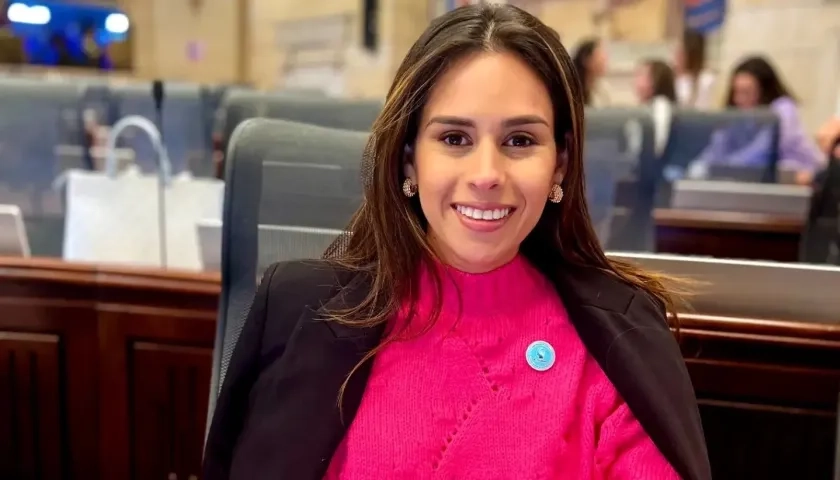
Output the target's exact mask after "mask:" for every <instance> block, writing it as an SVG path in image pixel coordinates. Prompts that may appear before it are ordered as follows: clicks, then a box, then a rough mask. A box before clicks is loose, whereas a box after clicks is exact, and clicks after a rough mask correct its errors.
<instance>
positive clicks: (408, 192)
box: [402, 178, 417, 198]
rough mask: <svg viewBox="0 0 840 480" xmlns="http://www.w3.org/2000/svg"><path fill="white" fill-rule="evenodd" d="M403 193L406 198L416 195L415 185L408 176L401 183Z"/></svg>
mask: <svg viewBox="0 0 840 480" xmlns="http://www.w3.org/2000/svg"><path fill="white" fill-rule="evenodd" d="M402 190H403V195H405V196H406V197H408V198H411V197H413V196H415V195H417V185H416V184H415V183H414V182H412V181H411V179H410V178H406V179H405V181H404V182H403V185H402Z"/></svg>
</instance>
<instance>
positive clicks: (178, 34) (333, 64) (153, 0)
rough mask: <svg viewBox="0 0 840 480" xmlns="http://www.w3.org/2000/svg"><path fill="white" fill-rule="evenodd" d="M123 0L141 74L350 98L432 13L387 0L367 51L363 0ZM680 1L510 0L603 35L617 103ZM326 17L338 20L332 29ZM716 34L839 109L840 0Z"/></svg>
mask: <svg viewBox="0 0 840 480" xmlns="http://www.w3.org/2000/svg"><path fill="white" fill-rule="evenodd" d="M122 1H123V3H124V8H125V9H126V10H127V11H128V12H129V14H130V15H131V17H132V19H133V22H134V27H135V30H134V32H135V37H134V42H133V49H134V61H135V67H136V68H135V69H136V73H137V74H138V75H139V76H143V77H155V76H163V77H166V78H172V79H182V80H192V81H203V82H229V81H237V80H244V81H249V82H252V83H254V84H256V85H257V86H259V87H263V88H277V87H282V86H283V84H284V81H285V80H284V79H286V78H287V75H288V74H289V72H292V71H295V70H296V69H301V68H303V69H306V68H314V69H316V70H317V69H319V68H320V69H327V70H328V69H333V70H335V71H336V72H339V73H338V74H337V75H338V76H339V77H341V79H342V82H341V83H342V89H341V92H342V94H343V95H347V96H354V97H373V96H382V95H384V94H385V92H386V91H387V88H388V86H389V84H390V81H391V78H392V76H393V73H394V71H395V70H396V68H397V66H398V64H399V62H400V61H401V60H402V57H403V56H404V54H405V52H406V51H407V50H408V48H409V47H410V45H411V44H412V43H413V42H414V40H415V39H416V38H417V36H418V35H419V34H420V32H422V30H423V29H424V28H425V26H426V24H427V22H428V17H429V2H428V1H426V0H380V7H381V8H380V17H379V29H380V48H379V49H378V51H377V52H375V53H371V52H368V51H365V50H364V49H362V48H361V46H360V41H361V29H362V25H361V21H362V18H361V2H360V1H359V0H305V1H300V0H179V1H172V0H122ZM679 1H680V0H639V1H638V2H637V3H636V4H635V5H632V6H629V7H625V8H623V9H621V10H619V11H617V12H616V13H614V14H613V15H612V16H611V17H609V18H608V19H606V20H604V21H602V22H601V23H600V24H596V23H594V21H593V18H594V17H593V14H594V13H595V11H596V10H595V8H596V5H597V4H598V3H599V2H598V0H511V2H515V3H517V4H520V5H522V6H523V7H525V8H526V9H528V10H530V11H532V12H533V13H535V14H537V15H538V16H540V17H541V18H542V19H543V20H545V21H546V23H548V24H549V25H551V26H552V27H554V28H556V29H557V30H558V31H559V32H560V34H561V36H562V37H563V40H564V43H565V44H566V45H568V46H573V45H574V43H575V42H577V41H578V40H579V39H580V38H582V37H585V36H589V35H600V36H602V37H605V38H607V39H608V40H609V42H610V51H611V55H612V65H613V68H612V72H611V74H610V77H609V78H608V81H607V83H608V85H609V87H610V88H611V89H612V90H614V91H615V94H614V95H613V97H615V98H616V99H617V100H618V103H628V102H632V95H631V93H630V92H631V89H630V82H631V79H632V69H633V66H634V65H635V62H636V61H637V60H638V58H639V57H641V56H651V55H657V56H670V51H671V49H672V40H673V39H672V38H671V37H673V33H674V31H676V30H678V25H677V26H676V27H675V25H676V24H677V23H678V21H675V15H674V11H675V5H677V4H678V2H679ZM196 4H197V5H198V7H197V8H195V7H194V6H195V5H196ZM336 19H341V21H340V23H342V24H343V27H342V32H343V33H341V34H340V35H338V34H336V32H335V28H334V27H335V24H336ZM328 24H332V25H333V28H332V30H330V31H329V32H328V31H327V30H329V29H328V28H327V27H325V25H328ZM296 29H297V30H296ZM282 32H286V33H290V32H291V33H294V34H295V35H297V33H295V32H304V33H305V34H306V35H308V38H309V41H308V43H307V44H305V45H288V44H287V45H283V44H282V43H281V42H280V37H281V34H282ZM321 33H323V35H321ZM295 35H291V36H292V37H294V36H295ZM717 38H718V45H716V46H715V47H714V48H713V55H712V57H713V59H714V61H713V65H712V66H713V67H714V68H716V69H718V70H719V71H721V72H723V73H722V77H723V78H725V77H726V73H727V72H728V71H729V70H730V69H731V68H732V66H733V64H734V63H735V62H737V60H738V59H739V58H741V57H742V56H743V55H745V54H748V53H753V52H757V53H763V54H766V55H768V56H769V57H771V58H772V59H773V60H774V62H775V63H776V64H777V65H778V67H779V70H780V71H781V72H782V73H783V75H784V76H785V78H786V79H787V80H788V82H789V83H790V85H791V86H792V88H793V89H794V90H795V92H796V94H797V95H798V96H799V97H800V99H801V100H802V105H803V116H804V118H805V120H806V122H807V123H808V125H809V126H811V127H813V126H815V125H816V124H817V123H818V122H819V120H820V119H822V118H824V117H825V116H827V115H828V114H830V113H831V112H832V111H833V110H834V109H835V106H836V101H837V95H838V85H840V4H834V5H832V4H827V3H826V2H825V1H824V0H730V2H729V9H728V20H727V23H726V25H725V26H724V28H723V29H722V31H721V32H719V34H718V35H717ZM319 39H321V41H319ZM189 42H197V43H198V44H200V45H202V46H203V48H204V57H203V58H202V59H200V60H198V61H190V60H189V59H188V58H187V53H186V50H187V45H188V44H189ZM240 49H242V50H240ZM240 51H244V52H247V54H246V55H240V54H239V53H240ZM721 83H724V81H723V80H722V81H721Z"/></svg>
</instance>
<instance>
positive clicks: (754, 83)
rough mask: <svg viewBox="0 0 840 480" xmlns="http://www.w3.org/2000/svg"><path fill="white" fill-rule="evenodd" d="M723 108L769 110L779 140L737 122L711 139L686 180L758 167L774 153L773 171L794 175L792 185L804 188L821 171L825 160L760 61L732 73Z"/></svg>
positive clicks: (785, 90)
mask: <svg viewBox="0 0 840 480" xmlns="http://www.w3.org/2000/svg"><path fill="white" fill-rule="evenodd" d="M726 99H727V100H726V107H727V108H735V109H739V110H750V109H754V108H758V107H769V108H770V109H772V110H773V112H774V113H775V114H776V115H777V116H778V117H779V131H778V137H777V138H775V137H774V135H773V132H772V131H771V130H770V129H769V128H767V127H761V126H758V125H753V124H748V123H742V122H739V123H737V124H734V125H731V126H729V127H726V128H723V129H721V130H719V131H717V132H715V133H714V134H713V135H712V139H711V143H710V144H709V146H708V147H707V148H706V149H705V150H704V151H703V153H701V154H700V156H699V157H698V158H697V159H696V160H694V161H693V162H692V164H691V166H690V167H689V176H690V177H692V178H702V177H704V176H706V172H707V170H708V166H709V165H712V164H725V165H733V166H743V167H751V166H755V167H759V168H760V167H761V166H763V164H765V162H767V159H768V154H769V152H770V151H772V149H773V147H774V141H775V142H776V145H775V147H776V148H777V151H778V155H779V161H778V164H777V166H778V168H779V169H784V170H792V171H795V172H797V183H809V182H810V181H811V178H812V177H813V174H814V173H815V172H816V171H818V170H820V169H822V167H823V166H824V164H825V156H824V155H822V154H821V153H820V152H819V150H818V149H817V147H816V145H815V144H814V142H813V141H812V139H811V136H810V135H808V134H807V132H806V129H805V126H804V125H803V124H802V120H801V119H800V116H799V107H798V106H797V104H796V99H795V98H794V96H793V94H792V93H791V92H790V89H789V88H788V87H787V86H786V85H785V84H784V83H783V82H782V80H781V78H780V77H779V75H778V74H777V73H776V70H775V69H774V68H773V66H772V65H771V64H770V62H769V61H767V59H765V58H764V57H761V56H752V57H748V58H746V59H745V60H743V61H742V62H741V63H739V64H738V65H737V66H736V67H735V69H734V70H733V72H732V76H731V79H730V81H729V91H728V93H727V96H726Z"/></svg>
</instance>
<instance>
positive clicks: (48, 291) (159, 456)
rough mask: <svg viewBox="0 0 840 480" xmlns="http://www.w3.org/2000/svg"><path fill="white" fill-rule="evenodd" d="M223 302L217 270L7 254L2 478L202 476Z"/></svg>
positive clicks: (2, 276)
mask: <svg viewBox="0 0 840 480" xmlns="http://www.w3.org/2000/svg"><path fill="white" fill-rule="evenodd" d="M218 295H219V278H218V275H206V274H189V273H174V272H162V271H155V270H142V269H127V268H113V267H97V266H93V265H74V264H67V263H63V262H61V261H57V260H50V259H43V260H41V259H33V260H21V259H2V258H0V415H2V417H0V418H2V420H0V478H45V479H59V478H77V479H97V478H101V479H129V478H135V479H138V480H141V479H165V478H167V476H168V474H169V473H175V474H177V476H178V478H179V479H184V480H186V479H187V478H188V477H189V475H197V474H199V473H200V471H199V467H200V463H201V455H202V447H203V440H204V431H205V422H206V412H207V400H208V395H209V381H210V371H211V363H212V360H211V359H212V352H213V340H214V337H215V323H216V322H215V320H216V319H215V316H216V313H215V312H216V310H217V301H218V300H217V299H218ZM132 474H133V476H132Z"/></svg>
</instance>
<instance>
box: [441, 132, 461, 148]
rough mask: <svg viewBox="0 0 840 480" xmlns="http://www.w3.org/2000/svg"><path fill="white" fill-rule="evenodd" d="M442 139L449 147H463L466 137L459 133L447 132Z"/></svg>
mask: <svg viewBox="0 0 840 480" xmlns="http://www.w3.org/2000/svg"><path fill="white" fill-rule="evenodd" d="M442 140H443V143H445V144H447V145H449V146H450V147H463V146H464V145H466V144H467V138H466V137H465V136H463V135H461V134H460V133H447V134H446V135H444V136H443V138H442Z"/></svg>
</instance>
